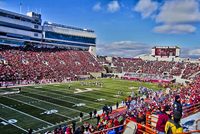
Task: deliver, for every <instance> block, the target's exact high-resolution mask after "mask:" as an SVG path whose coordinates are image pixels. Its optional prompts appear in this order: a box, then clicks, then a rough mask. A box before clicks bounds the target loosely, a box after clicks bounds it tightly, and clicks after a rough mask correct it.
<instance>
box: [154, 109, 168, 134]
mask: <svg viewBox="0 0 200 134" xmlns="http://www.w3.org/2000/svg"><path fill="white" fill-rule="evenodd" d="M168 119H169V117H168V115H167V113H166V107H164V106H163V107H162V108H161V113H160V114H159V115H158V121H157V124H156V130H157V131H158V134H165V124H166V122H167V121H168Z"/></svg>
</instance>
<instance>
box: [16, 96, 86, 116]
mask: <svg viewBox="0 0 200 134" xmlns="http://www.w3.org/2000/svg"><path fill="white" fill-rule="evenodd" d="M18 95H21V96H24V97H28V98H32V99H35V100H39V101H42V102H45V103H49V104H51V105H54V106H58V107H62V108H64V109H68V110H69V109H70V110H72V111H76V112H82V111H79V110H76V109H72V108H69V107H65V106H62V105H58V104H54V103H51V102H48V101H45V100H40V99H37V98H33V97H30V96H26V95H22V94H18ZM87 114H88V113H87Z"/></svg>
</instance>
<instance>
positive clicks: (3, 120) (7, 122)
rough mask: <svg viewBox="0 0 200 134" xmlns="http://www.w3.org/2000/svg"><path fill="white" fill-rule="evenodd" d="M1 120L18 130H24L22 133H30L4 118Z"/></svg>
mask: <svg viewBox="0 0 200 134" xmlns="http://www.w3.org/2000/svg"><path fill="white" fill-rule="evenodd" d="M0 119H1V120H3V121H5V122H7V123H8V124H10V125H12V126H14V127H16V128H18V129H20V130H22V131H24V132H26V133H28V131H27V130H26V129H24V128H22V127H20V126H17V125H15V124H13V123H9V122H8V121H7V120H5V119H4V118H2V117H0Z"/></svg>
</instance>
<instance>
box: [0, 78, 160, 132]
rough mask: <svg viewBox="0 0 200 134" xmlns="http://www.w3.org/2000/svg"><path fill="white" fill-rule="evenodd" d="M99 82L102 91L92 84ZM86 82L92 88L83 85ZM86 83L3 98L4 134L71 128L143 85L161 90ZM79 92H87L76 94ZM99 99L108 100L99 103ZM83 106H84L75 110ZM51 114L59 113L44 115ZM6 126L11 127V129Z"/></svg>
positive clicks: (30, 90)
mask: <svg viewBox="0 0 200 134" xmlns="http://www.w3.org/2000/svg"><path fill="white" fill-rule="evenodd" d="M95 81H98V82H101V83H103V85H102V87H101V86H96V85H92V84H89V83H92V82H95ZM82 82H85V83H87V84H88V85H83V84H82ZM82 82H80V81H79V82H70V83H65V84H51V85H35V86H28V87H22V91H21V92H20V93H17V94H10V95H1V96H0V122H1V123H0V133H2V134H9V133H12V134H13V133H26V132H27V130H28V129H29V128H32V129H33V130H34V133H38V132H45V131H47V130H52V129H53V128H55V127H57V126H59V125H63V124H69V123H71V121H72V120H76V121H77V122H78V120H79V114H80V112H83V114H84V115H85V117H84V119H87V118H88V113H89V112H90V111H94V109H97V110H101V108H102V107H103V106H104V105H105V104H108V105H115V104H116V102H117V101H118V102H119V103H120V102H121V101H122V100H124V99H125V97H127V96H128V95H130V94H131V92H132V91H133V90H134V91H135V92H136V91H137V90H138V87H139V86H141V85H143V86H146V87H148V88H152V89H159V88H158V86H157V85H155V84H151V83H141V82H133V81H126V80H119V79H99V80H87V81H82ZM69 85H70V88H69ZM88 88H89V89H88ZM15 89H17V88H8V89H3V88H2V89H0V93H1V92H6V91H14V90H15ZM77 91H83V92H79V93H75V92H77ZM118 91H123V94H122V95H120V96H116V95H117V94H118ZM97 99H104V100H102V101H97ZM80 103H81V104H84V105H82V106H75V105H76V104H80ZM48 110H54V111H55V110H56V111H57V112H56V113H53V114H47V113H44V112H45V111H48ZM11 119H15V120H17V122H15V123H8V121H9V120H11ZM91 121H94V119H93V120H91ZM3 123H7V125H5V124H3Z"/></svg>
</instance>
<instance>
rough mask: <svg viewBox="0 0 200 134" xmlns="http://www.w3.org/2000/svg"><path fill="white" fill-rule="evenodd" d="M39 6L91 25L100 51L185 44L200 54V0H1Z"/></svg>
mask: <svg viewBox="0 0 200 134" xmlns="http://www.w3.org/2000/svg"><path fill="white" fill-rule="evenodd" d="M20 3H21V4H22V10H21V13H22V14H26V12H27V11H34V12H38V13H41V14H42V19H43V21H50V22H55V23H58V24H64V25H69V26H76V27H81V28H89V29H92V30H94V31H95V33H96V35H97V54H99V55H108V56H122V57H134V56H137V55H140V54H146V53H150V51H151V48H152V47H153V46H179V47H181V56H182V57H194V58H199V57H200V0H0V8H2V9H6V10H10V11H14V12H18V13H20V10H19V5H20Z"/></svg>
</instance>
